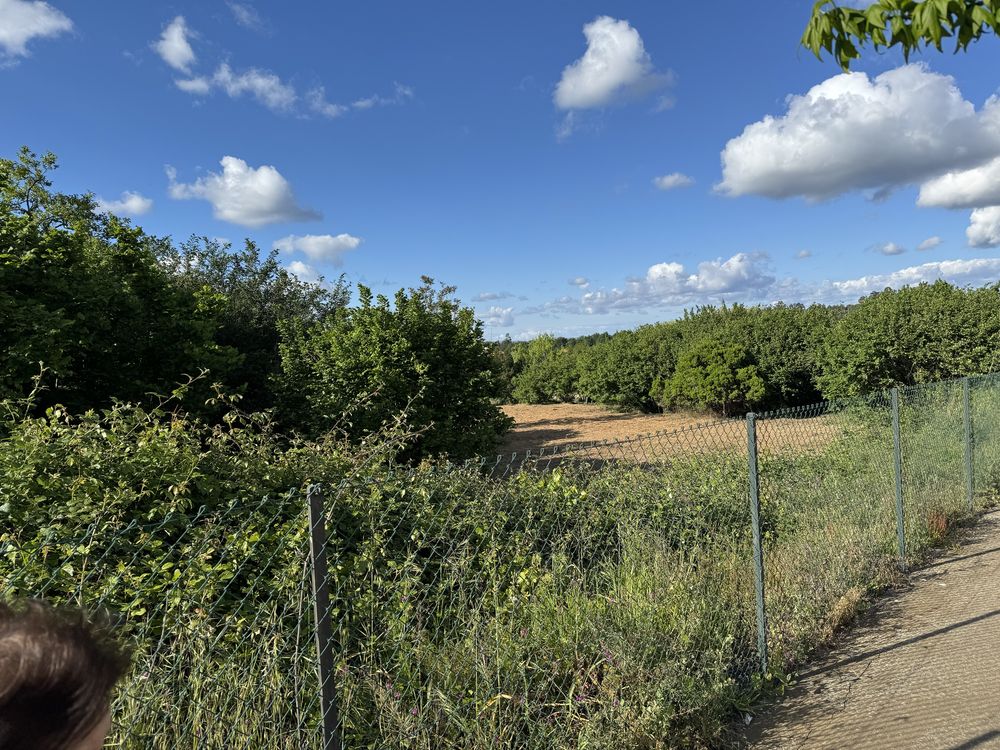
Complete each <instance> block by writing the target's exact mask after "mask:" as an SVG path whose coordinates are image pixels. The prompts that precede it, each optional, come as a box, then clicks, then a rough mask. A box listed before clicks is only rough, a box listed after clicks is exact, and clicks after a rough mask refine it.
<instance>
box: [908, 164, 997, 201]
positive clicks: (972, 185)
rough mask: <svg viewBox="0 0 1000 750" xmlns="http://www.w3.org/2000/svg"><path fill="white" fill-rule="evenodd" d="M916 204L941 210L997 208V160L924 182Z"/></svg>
mask: <svg viewBox="0 0 1000 750" xmlns="http://www.w3.org/2000/svg"><path fill="white" fill-rule="evenodd" d="M917 205H919V206H940V207H943V208H980V207H982V206H996V205H1000V158H997V159H993V160H992V161H990V162H987V163H986V164H984V165H982V166H980V167H975V168H973V169H965V170H960V171H954V172H948V173H947V174H944V175H941V176H940V177H936V178H934V179H933V180H928V181H927V182H925V183H924V184H923V185H921V186H920V195H919V196H918V197H917Z"/></svg>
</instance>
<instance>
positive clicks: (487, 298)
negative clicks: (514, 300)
mask: <svg viewBox="0 0 1000 750" xmlns="http://www.w3.org/2000/svg"><path fill="white" fill-rule="evenodd" d="M513 296H514V295H513V294H511V293H510V292H480V293H479V294H477V295H476V296H475V297H473V298H472V301H473V302H492V301H494V300H501V299H510V298H511V297H513Z"/></svg>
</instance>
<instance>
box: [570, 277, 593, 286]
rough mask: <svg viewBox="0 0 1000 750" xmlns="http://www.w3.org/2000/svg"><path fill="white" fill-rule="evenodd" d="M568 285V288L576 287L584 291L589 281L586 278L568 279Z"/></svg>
mask: <svg viewBox="0 0 1000 750" xmlns="http://www.w3.org/2000/svg"><path fill="white" fill-rule="evenodd" d="M569 283H570V286H578V287H580V288H581V289H586V288H587V287H588V286H590V279H588V278H587V277H586V276H577V277H576V278H572V279H570V280H569Z"/></svg>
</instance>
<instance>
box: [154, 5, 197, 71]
mask: <svg viewBox="0 0 1000 750" xmlns="http://www.w3.org/2000/svg"><path fill="white" fill-rule="evenodd" d="M188 36H194V35H193V34H192V33H191V30H190V29H189V28H188V26H187V22H186V21H185V20H184V16H177V17H176V18H175V19H174V20H173V21H171V22H170V23H169V24H167V25H166V27H165V28H164V29H163V33H162V34H161V35H160V39H159V41H157V42H154V43H153V49H155V50H156V53H157V54H158V55H159V56H160V57H162V58H163V61H164V62H165V63H166V64H167V65H169V66H170V67H171V68H174V69H175V70H179V71H181V72H182V73H189V72H191V65H192V64H193V63H194V61H195V54H194V50H193V49H191V43H190V42H189V41H188Z"/></svg>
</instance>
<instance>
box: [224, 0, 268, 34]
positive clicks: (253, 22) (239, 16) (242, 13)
mask: <svg viewBox="0 0 1000 750" xmlns="http://www.w3.org/2000/svg"><path fill="white" fill-rule="evenodd" d="M226 5H228V6H229V11H230V13H232V14H233V18H235V19H236V23H238V24H239V25H240V26H243V27H245V28H248V29H253V30H254V31H260V30H262V29H263V28H264V21H263V20H262V19H261V17H260V13H258V12H257V9H256V8H254V7H253V6H252V5H250V4H249V3H237V2H233V0H226Z"/></svg>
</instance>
